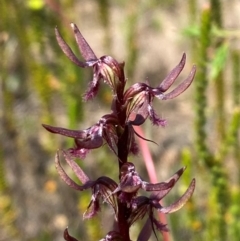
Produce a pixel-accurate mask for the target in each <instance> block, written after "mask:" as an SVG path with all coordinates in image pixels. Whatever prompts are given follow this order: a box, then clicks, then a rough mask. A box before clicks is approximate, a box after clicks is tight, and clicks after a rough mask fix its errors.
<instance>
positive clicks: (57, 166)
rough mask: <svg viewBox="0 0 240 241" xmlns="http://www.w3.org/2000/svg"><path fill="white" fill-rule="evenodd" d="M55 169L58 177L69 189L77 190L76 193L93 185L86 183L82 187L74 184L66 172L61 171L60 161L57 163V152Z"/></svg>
mask: <svg viewBox="0 0 240 241" xmlns="http://www.w3.org/2000/svg"><path fill="white" fill-rule="evenodd" d="M55 167H56V169H57V171H58V173H59V175H60V177H61V178H62V180H63V181H64V182H65V183H66V184H67V185H68V186H70V187H71V188H73V189H75V190H78V191H83V190H85V189H88V188H90V187H92V185H93V184H94V183H93V182H91V181H90V182H87V183H85V184H84V185H82V186H81V185H79V184H77V183H76V182H74V181H73V180H72V179H71V178H70V177H69V176H68V175H67V174H66V172H65V171H64V170H63V168H62V166H61V164H60V161H59V153H58V152H57V154H56V156H55Z"/></svg>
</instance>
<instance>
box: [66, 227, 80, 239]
mask: <svg viewBox="0 0 240 241" xmlns="http://www.w3.org/2000/svg"><path fill="white" fill-rule="evenodd" d="M63 237H64V239H65V240H66V241H78V240H77V239H75V238H74V237H72V236H71V235H69V233H68V228H66V229H65V230H64V233H63Z"/></svg>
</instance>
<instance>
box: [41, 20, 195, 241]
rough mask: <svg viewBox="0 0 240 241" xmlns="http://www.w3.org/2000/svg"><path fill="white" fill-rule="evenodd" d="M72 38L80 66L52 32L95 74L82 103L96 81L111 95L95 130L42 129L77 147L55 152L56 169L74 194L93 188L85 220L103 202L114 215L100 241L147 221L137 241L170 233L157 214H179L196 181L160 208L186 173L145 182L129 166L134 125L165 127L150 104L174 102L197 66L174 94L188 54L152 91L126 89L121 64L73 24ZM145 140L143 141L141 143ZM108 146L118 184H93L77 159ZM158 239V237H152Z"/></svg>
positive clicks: (140, 86) (103, 180)
mask: <svg viewBox="0 0 240 241" xmlns="http://www.w3.org/2000/svg"><path fill="white" fill-rule="evenodd" d="M71 27H72V29H73V31H74V35H75V39H76V42H77V45H78V47H79V50H80V52H81V55H82V57H83V58H84V61H81V60H79V58H77V56H76V55H75V54H74V53H73V51H72V50H71V48H70V47H69V46H68V45H67V44H66V42H65V41H64V39H63V38H62V36H61V35H60V33H59V31H58V29H57V28H56V29H55V33H56V38H57V42H58V44H59V46H60V48H61V49H62V51H63V52H64V53H65V55H66V56H67V57H68V58H69V59H70V60H71V61H72V62H73V63H74V64H76V65H77V66H79V67H81V68H87V67H90V68H92V69H93V79H92V81H91V82H90V84H89V87H88V90H87V91H86V92H85V94H84V96H83V98H84V100H85V101H87V100H90V99H93V98H94V97H95V96H96V94H97V91H98V89H99V85H100V82H101V81H103V82H104V83H106V84H107V85H108V86H109V87H110V88H111V90H112V92H113V99H112V104H111V111H110V113H109V114H106V115H104V116H102V117H101V118H100V120H99V121H98V122H97V123H96V124H95V125H93V126H91V127H88V128H87V129H85V130H69V129H66V128H61V127H53V126H50V125H46V124H43V127H44V128H46V129H47V130H48V131H50V132H52V133H55V134H60V135H63V136H66V137H70V138H73V139H74V142H75V146H74V147H72V148H70V149H68V150H65V151H59V152H58V153H57V154H56V158H55V165H56V169H57V171H58V173H59V175H60V177H61V178H62V180H63V181H64V182H65V183H66V184H67V185H69V186H70V187H71V188H73V189H75V190H77V191H84V190H86V189H91V191H92V196H91V200H90V203H89V205H88V208H87V210H86V212H85V213H84V215H83V217H84V218H92V217H94V216H95V215H96V214H97V213H98V212H99V211H100V210H101V203H102V202H103V201H104V202H106V203H108V204H109V205H110V206H111V207H112V208H113V210H114V213H115V223H116V224H117V225H114V230H111V231H110V232H109V233H107V235H106V236H105V238H103V239H101V240H102V241H117V240H119V241H120V240H124V241H130V235H129V230H130V227H131V226H132V225H133V224H134V223H135V222H136V221H137V220H139V219H142V218H144V217H145V216H147V221H146V224H145V226H144V227H143V230H145V231H146V232H144V233H143V232H140V234H139V237H138V240H144V241H145V240H148V239H149V237H150V235H151V232H152V231H153V232H154V234H155V236H156V230H159V231H168V229H167V227H166V224H162V223H160V222H159V221H158V220H157V218H156V217H155V213H156V212H162V213H172V212H175V211H177V210H178V209H180V208H181V207H182V206H183V205H184V204H185V203H186V202H187V201H188V199H189V198H190V197H191V196H192V194H193V191H194V188H195V179H193V180H192V182H191V183H190V185H189V187H188V189H187V190H186V192H185V193H184V194H183V195H182V196H181V197H180V198H179V199H178V200H177V201H176V202H174V203H173V204H171V205H169V206H167V207H163V206H162V205H161V203H160V201H161V200H162V198H163V197H165V196H166V195H167V194H168V193H169V192H170V191H171V189H172V188H173V187H174V185H175V184H176V182H177V181H178V179H179V178H180V177H181V175H182V174H183V172H184V170H185V168H182V169H180V170H179V171H177V172H176V173H175V174H174V175H173V176H172V177H170V178H169V179H168V180H167V181H165V182H159V183H148V182H146V181H144V180H142V178H141V177H140V176H139V174H138V172H137V171H136V169H135V166H134V164H133V163H131V162H129V161H128V156H129V154H130V153H132V154H136V153H138V146H137V144H136V141H135V135H137V136H138V137H140V138H142V139H144V138H143V137H141V136H140V135H139V134H138V133H137V132H136V131H135V130H134V126H139V125H142V124H143V123H144V122H145V121H146V119H148V118H149V119H150V121H151V122H152V124H153V125H157V126H164V125H165V124H166V121H165V120H163V119H161V118H159V117H158V115H157V114H156V112H155V110H154V109H153V105H152V104H153V100H154V98H155V97H156V98H157V99H160V100H168V99H173V98H175V97H177V96H178V95H179V94H181V93H182V92H184V91H185V90H186V89H187V88H188V87H189V86H190V84H191V83H192V81H193V78H194V75H195V72H196V67H195V66H193V67H192V70H191V72H190V74H189V76H188V77H187V78H186V79H185V80H184V81H183V82H182V83H181V84H179V85H178V86H177V87H176V88H175V89H173V90H172V91H170V92H168V93H166V92H167V90H168V89H169V88H170V87H171V86H172V85H173V83H174V81H175V80H176V78H177V77H178V75H179V74H180V73H181V71H182V69H183V68H184V65H185V61H186V55H185V54H183V56H182V59H181V60H180V62H179V64H178V65H177V66H176V67H175V68H174V69H173V70H172V71H171V72H170V73H169V75H168V76H167V77H166V78H165V79H164V80H163V81H162V82H161V84H160V85H159V86H157V87H151V86H150V85H149V84H148V83H136V84H134V85H132V86H131V87H129V88H128V89H126V90H125V85H126V78H125V74H124V63H118V62H117V61H116V60H115V59H114V58H112V57H110V56H102V57H100V58H97V57H96V55H95V53H94V52H93V50H92V49H91V47H90V46H89V45H88V43H87V42H86V40H85V39H84V37H83V36H82V34H81V32H80V31H79V29H78V28H77V26H76V25H75V24H71ZM144 140H147V139H144ZM103 144H107V146H108V147H109V148H110V149H111V150H112V152H113V154H114V155H115V156H116V160H117V162H118V164H119V165H118V167H119V180H118V181H114V180H112V179H111V178H109V177H107V176H102V177H99V178H98V179H96V180H91V178H90V177H88V176H87V175H86V174H85V172H84V171H83V170H82V168H80V166H79V165H77V163H76V162H75V161H74V159H75V158H85V157H86V155H87V153H88V152H89V151H90V150H91V149H95V148H99V147H101V146H103ZM60 154H61V155H63V157H64V159H65V161H66V162H67V164H68V165H69V166H70V167H71V168H72V170H73V172H74V173H75V174H76V176H77V177H78V179H79V180H80V182H81V185H80V184H78V183H76V182H75V181H73V180H72V179H71V178H70V177H69V176H68V175H67V174H66V172H65V171H64V169H63V168H62V166H61V163H60ZM140 189H143V190H145V191H147V192H149V196H140V195H139V194H138V191H139V190H140ZM156 237H157V236H156ZM64 238H65V240H67V241H77V239H75V238H74V237H72V236H71V235H70V234H69V233H68V230H67V229H66V230H65V231H64Z"/></svg>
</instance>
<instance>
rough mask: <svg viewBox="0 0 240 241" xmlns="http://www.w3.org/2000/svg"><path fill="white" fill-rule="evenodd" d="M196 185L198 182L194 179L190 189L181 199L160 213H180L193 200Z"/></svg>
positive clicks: (162, 209)
mask: <svg viewBox="0 0 240 241" xmlns="http://www.w3.org/2000/svg"><path fill="white" fill-rule="evenodd" d="M195 184H196V181H195V179H193V180H192V182H191V183H190V186H189V187H188V189H187V190H186V192H185V193H184V194H183V195H182V197H181V198H179V199H178V200H177V201H176V202H174V203H173V204H171V205H170V206H168V207H163V208H161V209H160V210H159V211H161V212H162V213H173V212H176V211H178V210H179V209H180V208H182V207H183V206H184V205H185V204H186V202H187V201H188V200H189V199H190V198H191V196H192V194H193V192H194V189H195Z"/></svg>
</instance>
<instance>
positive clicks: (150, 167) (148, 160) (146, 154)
mask: <svg viewBox="0 0 240 241" xmlns="http://www.w3.org/2000/svg"><path fill="white" fill-rule="evenodd" d="M134 129H135V131H136V132H137V133H138V134H139V135H140V136H144V132H143V129H142V128H141V126H134ZM137 140H138V144H139V147H140V149H141V151H142V155H143V160H144V162H145V166H146V168H147V172H148V176H149V179H150V181H151V182H152V183H157V182H158V180H157V174H156V170H155V167H154V163H153V159H152V156H151V153H150V150H149V148H148V145H147V144H146V141H145V140H143V139H141V138H139V137H137ZM158 216H159V220H160V222H161V223H164V224H165V223H167V218H166V215H165V214H164V213H161V212H159V213H158ZM162 235H163V241H170V240H171V237H170V234H169V232H162Z"/></svg>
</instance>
